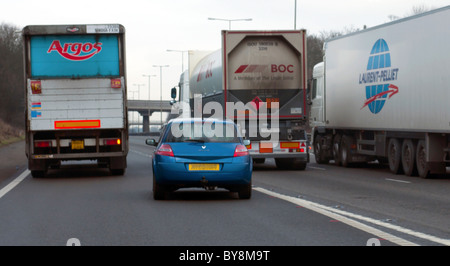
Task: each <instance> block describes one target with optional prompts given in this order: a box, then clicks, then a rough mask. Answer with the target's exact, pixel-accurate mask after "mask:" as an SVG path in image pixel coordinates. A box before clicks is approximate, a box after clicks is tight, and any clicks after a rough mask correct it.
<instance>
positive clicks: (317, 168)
mask: <svg viewBox="0 0 450 266" xmlns="http://www.w3.org/2000/svg"><path fill="white" fill-rule="evenodd" d="M308 168H311V169H315V170H322V171H326V170H327V169H325V168H320V167H314V166H309V165H308Z"/></svg>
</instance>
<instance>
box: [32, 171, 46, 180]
mask: <svg viewBox="0 0 450 266" xmlns="http://www.w3.org/2000/svg"><path fill="white" fill-rule="evenodd" d="M45 172H46V171H34V170H33V171H31V176H32V177H33V178H42V177H45Z"/></svg>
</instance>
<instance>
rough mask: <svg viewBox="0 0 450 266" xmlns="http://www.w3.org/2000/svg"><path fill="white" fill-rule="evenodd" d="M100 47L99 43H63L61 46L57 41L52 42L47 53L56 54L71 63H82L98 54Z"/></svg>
mask: <svg viewBox="0 0 450 266" xmlns="http://www.w3.org/2000/svg"><path fill="white" fill-rule="evenodd" d="M102 45H103V44H102V43H101V42H97V43H90V42H86V43H65V44H64V45H62V44H61V42H60V41H59V40H54V41H53V42H52V44H51V45H50V48H49V49H48V51H47V53H48V54H50V53H52V52H57V53H59V54H60V55H61V56H62V57H64V58H65V59H68V60H71V61H84V60H88V59H90V58H91V57H93V56H94V55H96V54H98V53H100V52H101V51H102Z"/></svg>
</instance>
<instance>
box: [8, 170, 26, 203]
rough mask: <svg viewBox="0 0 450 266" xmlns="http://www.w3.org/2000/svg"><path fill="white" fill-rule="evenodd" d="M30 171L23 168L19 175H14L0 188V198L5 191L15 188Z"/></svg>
mask: <svg viewBox="0 0 450 266" xmlns="http://www.w3.org/2000/svg"><path fill="white" fill-rule="evenodd" d="M30 173H31V172H30V170H28V169H27V170H25V171H24V172H23V173H22V174H21V175H19V176H18V177H16V179H14V180H13V181H11V183H9V184H8V185H6V187H4V188H2V190H0V199H1V198H2V197H3V196H5V195H6V193H8V192H10V191H11V190H12V189H13V188H15V187H16V186H17V185H18V184H19V183H20V182H22V181H23V180H24V179H25V178H26V177H27V176H28V175H29V174H30Z"/></svg>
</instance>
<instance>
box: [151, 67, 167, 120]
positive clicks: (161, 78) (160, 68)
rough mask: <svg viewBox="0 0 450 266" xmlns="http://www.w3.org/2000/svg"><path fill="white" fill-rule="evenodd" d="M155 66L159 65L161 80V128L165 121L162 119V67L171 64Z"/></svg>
mask: <svg viewBox="0 0 450 266" xmlns="http://www.w3.org/2000/svg"><path fill="white" fill-rule="evenodd" d="M153 67H159V80H160V93H161V95H160V102H159V106H160V111H161V129H162V126H163V121H162V69H163V67H169V65H153Z"/></svg>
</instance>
